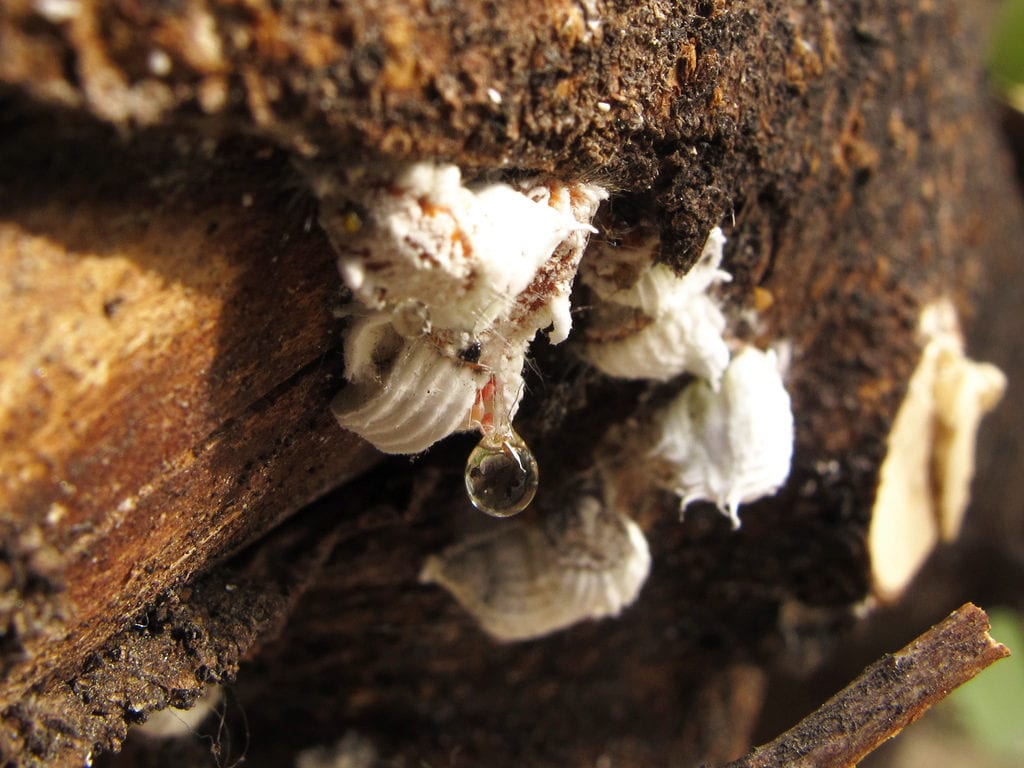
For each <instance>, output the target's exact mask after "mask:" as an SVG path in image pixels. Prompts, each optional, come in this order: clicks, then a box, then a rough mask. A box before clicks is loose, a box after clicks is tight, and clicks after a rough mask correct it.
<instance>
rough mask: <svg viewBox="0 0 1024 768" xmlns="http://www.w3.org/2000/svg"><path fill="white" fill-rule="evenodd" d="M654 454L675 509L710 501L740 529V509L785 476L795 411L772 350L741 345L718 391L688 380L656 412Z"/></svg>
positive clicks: (775, 487) (771, 490) (771, 489)
mask: <svg viewBox="0 0 1024 768" xmlns="http://www.w3.org/2000/svg"><path fill="white" fill-rule="evenodd" d="M657 423H658V424H659V425H660V428H661V436H660V439H659V440H658V442H657V444H656V445H655V447H654V449H653V451H652V452H651V453H652V457H653V458H655V459H656V461H658V462H659V463H660V464H661V465H662V466H663V468H664V471H665V476H664V482H665V484H666V485H667V486H668V487H669V488H671V490H673V491H675V492H676V493H677V494H679V496H680V498H681V507H682V508H683V509H685V508H686V506H687V505H688V504H690V503H691V502H694V501H698V500H706V501H713V502H715V503H716V504H717V505H718V507H719V509H721V510H722V512H723V513H725V514H726V515H728V516H729V519H730V520H732V523H733V526H734V527H739V524H740V519H739V507H740V504H745V503H748V502H751V501H754V500H756V499H759V498H761V497H763V496H769V495H771V494H773V493H775V492H776V491H777V490H778V489H779V487H780V486H781V485H782V484H783V483H785V481H786V478H787V477H788V476H789V470H790V462H791V460H792V456H793V412H792V408H791V405H790V399H789V395H788V393H787V392H786V389H785V387H784V386H783V383H782V375H781V373H780V372H779V368H778V365H777V363H776V358H775V353H774V352H772V351H768V352H761V351H760V350H758V349H756V348H754V347H746V348H744V349H743V350H742V351H741V352H740V353H739V354H737V355H736V356H735V357H734V358H733V359H732V362H731V363H730V364H729V367H728V368H727V369H726V371H725V374H724V375H723V376H722V383H721V387H719V389H718V390H717V391H716V390H715V389H714V388H713V387H712V386H711V385H710V384H709V383H708V382H706V381H703V380H697V381H694V382H693V383H692V384H690V385H689V386H687V387H686V388H685V389H684V390H683V391H682V392H681V393H680V394H679V395H677V396H676V398H675V399H674V400H673V401H672V402H671V403H670V404H669V405H668V407H667V408H665V409H664V411H662V412H661V414H660V418H659V419H658V420H657Z"/></svg>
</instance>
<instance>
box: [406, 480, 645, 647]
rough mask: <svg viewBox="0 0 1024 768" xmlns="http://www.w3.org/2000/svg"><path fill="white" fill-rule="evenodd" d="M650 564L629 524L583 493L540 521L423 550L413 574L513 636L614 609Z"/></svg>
mask: <svg viewBox="0 0 1024 768" xmlns="http://www.w3.org/2000/svg"><path fill="white" fill-rule="evenodd" d="M650 566H651V556H650V551H649V549H648V547H647V540H646V539H645V538H644V535H643V533H642V532H641V530H640V528H639V527H638V526H637V525H636V523H634V522H633V521H632V520H630V519H629V518H628V517H626V516H624V515H621V514H618V513H616V512H612V511H607V510H605V509H604V508H603V506H602V505H601V503H600V502H599V501H598V500H597V499H596V498H594V497H593V496H583V497H581V498H580V499H579V500H578V501H576V502H575V506H574V507H573V508H572V509H570V510H567V511H564V512H562V513H560V514H554V515H550V516H549V517H548V518H547V521H546V524H545V525H544V527H540V526H537V525H529V524H524V523H518V524H517V523H513V524H506V525H502V526H500V527H498V528H496V529H495V530H494V531H493V532H490V533H487V534H484V535H482V536H477V537H474V538H471V539H468V540H466V541H463V542H460V543H458V544H455V545H454V546H452V547H449V548H448V549H446V550H445V551H443V552H442V553H441V554H439V555H433V556H431V557H430V558H428V560H427V562H426V564H425V565H424V567H423V571H422V573H421V575H420V580H421V581H423V582H433V583H437V584H440V585H441V586H443V587H444V588H445V589H447V590H448V591H449V592H451V594H452V595H453V596H454V597H455V599H456V600H458V602H459V603H460V604H461V605H462V607H463V608H465V609H466V611H468V612H469V613H470V615H472V616H473V618H474V619H476V621H477V622H478V623H479V624H480V626H481V627H482V628H483V629H484V630H485V631H486V632H487V633H488V634H490V635H491V636H492V637H494V638H495V639H497V640H501V641H516V640H529V639H532V638H536V637H542V636H544V635H548V634H551V633H552V632H556V631H558V630H560V629H565V628H566V627H569V626H572V625H573V624H577V623H579V622H581V621H585V620H587V619H600V618H605V617H608V616H616V615H618V614H619V613H620V612H621V611H622V609H623V608H625V607H626V606H628V605H630V604H631V603H633V601H634V600H636V598H637V595H639V593H640V589H641V587H642V586H643V584H644V582H645V581H646V580H647V575H648V573H649V571H650Z"/></svg>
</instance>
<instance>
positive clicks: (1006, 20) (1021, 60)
mask: <svg viewBox="0 0 1024 768" xmlns="http://www.w3.org/2000/svg"><path fill="white" fill-rule="evenodd" d="M989 70H990V71H991V73H992V77H993V79H994V80H995V83H996V86H997V87H998V88H999V89H1000V90H1002V91H1003V92H1009V91H1012V90H1014V88H1015V86H1016V88H1020V87H1021V86H1022V85H1024V0H1006V2H1005V3H1004V4H1003V9H1002V12H1001V13H1000V16H999V21H998V22H997V24H996V28H995V30H994V34H993V39H992V51H991V52H990V54H989Z"/></svg>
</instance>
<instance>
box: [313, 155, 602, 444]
mask: <svg viewBox="0 0 1024 768" xmlns="http://www.w3.org/2000/svg"><path fill="white" fill-rule="evenodd" d="M353 176H359V178H360V179H361V181H362V183H360V184H353V185H352V186H350V188H349V189H348V191H347V192H346V193H345V196H346V197H348V198H355V199H356V200H357V201H358V202H359V204H360V205H361V206H362V207H363V209H365V211H366V216H365V220H363V219H362V218H358V217H357V219H356V221H355V224H354V225H353V224H352V218H351V216H342V215H336V214H331V215H328V216H327V217H326V218H325V227H327V228H328V231H329V232H330V234H331V236H332V241H333V242H334V243H335V246H336V247H337V248H338V250H339V252H340V254H341V255H340V257H339V261H338V266H339V270H340V272H341V274H342V276H343V278H344V279H345V281H346V283H347V284H348V286H349V288H351V289H352V291H353V293H354V294H355V296H356V298H357V299H358V300H359V301H360V302H361V303H362V304H363V305H364V306H365V307H366V308H367V309H368V311H369V312H370V314H369V315H367V316H365V317H364V318H362V319H361V320H359V321H357V322H356V323H355V325H354V326H353V328H352V329H350V331H349V333H348V338H347V340H346V344H345V352H346V372H345V375H346V378H348V380H349V382H350V384H349V386H348V387H347V388H346V389H344V390H343V391H342V392H341V393H340V394H339V395H338V397H337V398H336V400H335V403H334V406H333V407H334V412H335V415H336V416H337V418H338V421H339V422H340V423H341V425H342V426H344V427H345V428H347V429H350V430H352V431H354V432H356V433H357V434H359V435H360V436H362V437H364V438H366V439H367V440H369V441H370V442H372V443H373V444H374V445H375V446H376V447H377V448H379V449H380V450H382V451H385V452H388V453H415V452H419V451H421V450H424V449H425V448H427V447H429V446H430V445H431V444H433V443H434V442H436V441H438V440H440V439H442V438H443V437H446V436H447V435H449V434H451V433H452V432H453V431H457V430H461V429H469V428H471V427H472V426H473V424H472V422H471V420H470V410H471V409H472V407H473V404H474V401H475V399H476V395H477V391H478V390H479V388H480V387H482V386H483V385H484V384H486V383H487V382H488V380H490V379H492V378H493V380H494V382H495V386H496V388H497V392H496V393H495V395H494V398H493V399H494V402H495V404H496V407H497V409H498V411H499V412H500V413H499V416H500V418H501V419H503V420H505V421H511V419H512V417H513V416H514V415H515V412H516V409H517V408H518V405H519V399H520V397H521V394H522V390H523V380H522V368H523V360H524V358H525V355H526V349H527V347H528V346H529V344H530V342H531V341H532V340H533V337H534V336H535V335H536V333H537V332H538V331H539V330H541V329H543V328H546V327H548V326H551V327H552V328H553V330H552V333H551V341H552V342H553V343H557V342H559V341H561V340H563V339H564V338H565V337H566V336H567V335H568V333H569V328H570V326H571V319H570V315H569V294H570V292H571V289H572V281H573V278H574V276H575V274H576V269H577V267H578V265H579V260H580V257H581V256H582V253H583V249H584V247H585V246H586V242H587V238H588V236H589V233H590V232H591V231H593V228H592V227H591V226H590V224H589V222H590V219H591V218H592V217H593V215H594V214H595V213H596V211H597V206H598V204H599V203H600V201H601V200H603V199H605V197H607V194H606V193H605V192H604V190H602V189H600V188H599V187H595V186H592V185H585V184H579V185H573V186H566V185H559V184H545V185H537V186H533V187H529V188H527V187H525V186H524V187H523V190H525V191H523V190H520V189H517V188H514V187H511V186H508V185H505V184H492V185H489V186H486V187H483V188H481V189H478V190H473V189H470V188H467V187H465V186H463V185H462V179H461V174H460V172H459V170H458V168H456V167H454V166H450V165H449V166H444V165H435V164H432V163H416V164H413V165H409V166H406V167H404V168H403V169H401V170H400V171H399V172H397V173H394V174H392V175H391V176H390V177H388V178H367V177H366V174H363V175H360V174H353ZM321 186H322V189H321V190H320V191H321V194H322V196H325V195H326V196H329V195H330V194H333V192H332V191H331V187H330V185H329V184H327V183H323V184H322V185H321ZM353 190H355V191H353ZM325 208H326V209H328V210H335V211H336V209H334V208H332V206H329V205H325ZM467 351H469V352H470V354H468V355H467V354H466V353H467ZM381 361H384V363H386V364H382V362H381ZM428 382H429V384H430V386H429V387H428V386H426V383H428ZM460 411H461V412H460Z"/></svg>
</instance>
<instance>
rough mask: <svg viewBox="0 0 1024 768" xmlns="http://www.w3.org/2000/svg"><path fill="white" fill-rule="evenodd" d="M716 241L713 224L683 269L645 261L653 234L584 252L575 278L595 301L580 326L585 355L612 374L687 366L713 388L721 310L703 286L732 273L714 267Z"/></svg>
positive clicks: (718, 255) (645, 375) (642, 375)
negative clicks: (628, 245) (639, 241)
mask: <svg viewBox="0 0 1024 768" xmlns="http://www.w3.org/2000/svg"><path fill="white" fill-rule="evenodd" d="M724 243H725V237H724V235H723V234H722V230H721V229H719V228H718V227H715V228H714V229H713V230H711V232H710V234H709V235H708V238H707V241H706V242H705V243H704V248H703V250H702V251H701V255H700V258H699V259H698V260H697V263H696V264H694V265H693V267H692V268H691V269H690V270H689V271H688V272H687V273H686V274H685V275H676V274H675V273H674V272H673V271H672V269H671V268H670V267H668V266H666V265H664V264H653V257H654V251H655V250H656V248H657V245H658V243H657V240H656V239H655V240H649V241H647V242H646V243H644V244H643V246H642V247H640V248H638V249H625V248H623V249H616V250H612V249H609V248H605V249H603V250H602V251H601V252H600V253H598V254H595V256H596V258H588V259H587V262H586V263H585V264H584V267H583V269H582V270H581V279H582V280H583V282H584V283H585V284H586V285H588V286H589V287H590V288H591V290H593V291H594V293H595V294H596V295H597V297H598V298H599V299H600V301H599V302H598V303H597V304H596V306H595V307H594V309H593V310H592V311H591V314H590V324H589V325H588V327H587V329H586V339H587V343H586V347H585V351H584V356H585V357H586V359H587V360H588V361H589V362H590V363H591V364H593V365H594V366H595V367H596V368H598V369H599V370H601V371H602V372H604V373H606V374H608V375H609V376H615V377H617V378H625V379H652V380H655V381H668V380H669V379H672V378H674V377H676V376H678V375H679V374H681V373H692V374H694V375H696V376H699V377H701V378H703V379H706V380H707V381H708V382H710V384H711V385H712V387H714V388H716V389H717V387H718V382H719V380H720V379H721V377H722V372H723V371H724V370H725V367H726V365H728V363H729V348H728V347H727V346H726V343H725V339H724V338H723V334H724V332H725V317H724V316H723V314H722V310H721V309H720V308H719V306H718V302H717V300H716V299H715V298H714V297H712V296H710V295H709V294H708V291H709V290H710V289H711V288H712V287H713V286H715V285H717V284H718V283H723V282H728V281H729V280H731V279H732V278H731V276H730V275H729V273H728V272H725V271H724V270H722V269H721V268H720V265H721V263H722V246H723V245H724Z"/></svg>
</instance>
